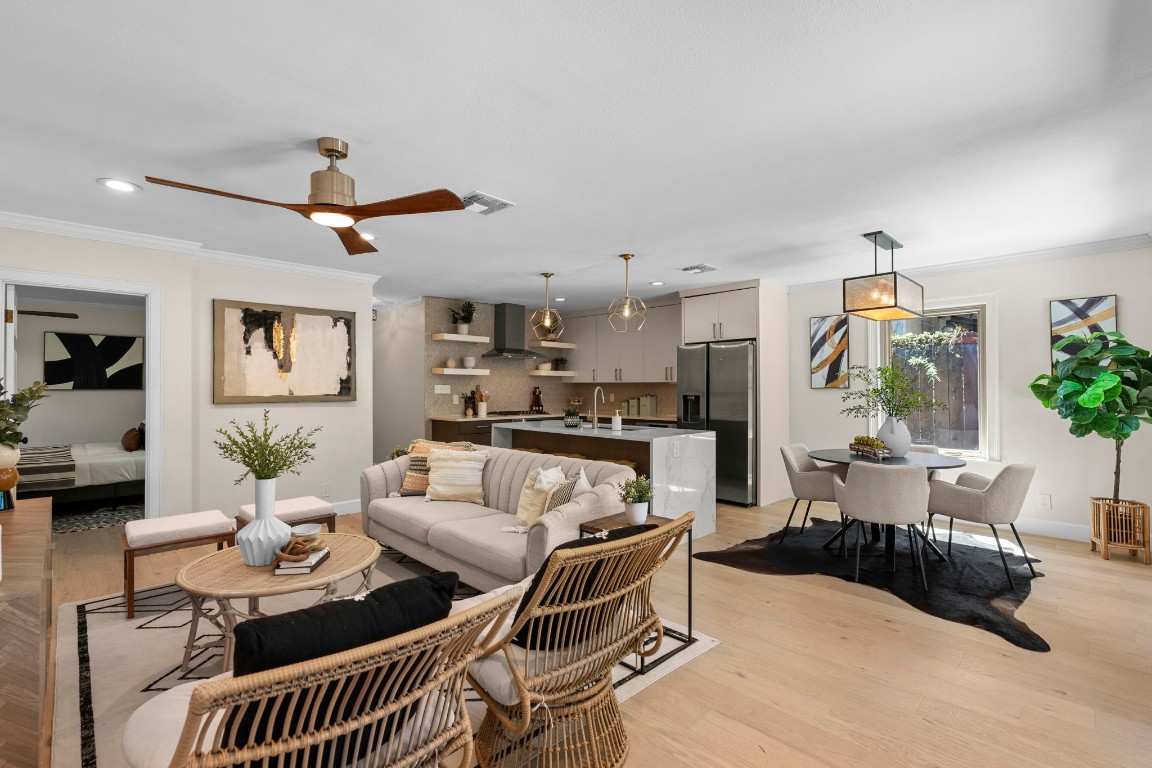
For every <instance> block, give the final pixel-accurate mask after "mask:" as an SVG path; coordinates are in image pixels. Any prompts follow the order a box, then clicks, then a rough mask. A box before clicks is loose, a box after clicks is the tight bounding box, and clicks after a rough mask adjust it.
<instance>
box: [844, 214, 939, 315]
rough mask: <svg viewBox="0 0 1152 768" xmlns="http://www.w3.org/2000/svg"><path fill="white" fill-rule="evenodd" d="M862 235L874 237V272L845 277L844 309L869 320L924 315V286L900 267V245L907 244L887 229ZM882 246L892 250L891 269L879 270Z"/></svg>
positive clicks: (866, 238) (869, 237)
mask: <svg viewBox="0 0 1152 768" xmlns="http://www.w3.org/2000/svg"><path fill="white" fill-rule="evenodd" d="M861 237H863V238H864V239H865V240H871V241H872V271H873V274H871V275H861V276H860V277H849V278H847V279H845V280H844V311H845V312H849V313H851V314H853V315H859V316H860V317H866V318H868V319H869V320H904V319H907V318H910V317H923V316H924V286H922V285H920V283H918V282H916V281H915V280H912V279H910V278H908V277H905V276H904V275H902V274H900V273H899V272H897V271H896V249H897V248H903V247H904V246H903V245H901V244H900V243H899V242H897V241H896V240H893V239H892V236H891V235H888V234H886V233H884V232H868V233H866V234H863V235H861ZM880 248H883V249H884V250H886V251H889V252H891V254H892V269H891V270H890V271H888V272H880V271H879V263H878V253H879V249H880Z"/></svg>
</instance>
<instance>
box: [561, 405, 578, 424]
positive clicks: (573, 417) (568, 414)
mask: <svg viewBox="0 0 1152 768" xmlns="http://www.w3.org/2000/svg"><path fill="white" fill-rule="evenodd" d="M564 426H566V427H578V426H580V409H579V408H577V407H576V406H574V405H570V406H568V407H567V408H565V409H564Z"/></svg>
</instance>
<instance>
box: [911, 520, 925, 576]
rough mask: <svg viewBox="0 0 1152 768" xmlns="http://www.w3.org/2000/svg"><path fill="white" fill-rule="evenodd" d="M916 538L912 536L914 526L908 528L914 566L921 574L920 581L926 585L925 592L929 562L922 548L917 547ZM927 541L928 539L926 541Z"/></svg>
mask: <svg viewBox="0 0 1152 768" xmlns="http://www.w3.org/2000/svg"><path fill="white" fill-rule="evenodd" d="M915 538H916V537H914V536H913V535H912V526H911V525H910V526H908V548H909V549H911V550H912V565H913V566H914V567H915V568H916V570H917V571H919V572H920V581H921V583H923V584H924V590H925V591H927V590H928V568H927V560H926V559H925V558H924V553H923V552H921V551H920V547H917V546H916V543H915ZM925 540H927V539H925Z"/></svg>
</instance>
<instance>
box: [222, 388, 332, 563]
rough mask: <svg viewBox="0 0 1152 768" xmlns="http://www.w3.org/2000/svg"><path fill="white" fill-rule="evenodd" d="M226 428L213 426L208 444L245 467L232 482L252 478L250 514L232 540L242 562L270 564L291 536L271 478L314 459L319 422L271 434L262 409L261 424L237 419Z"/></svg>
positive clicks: (292, 471) (273, 427) (272, 429)
mask: <svg viewBox="0 0 1152 768" xmlns="http://www.w3.org/2000/svg"><path fill="white" fill-rule="evenodd" d="M230 424H231V426H232V428H231V430H227V429H224V428H223V427H221V428H219V429H217V430H216V432H217V433H218V434H219V435H220V436H221V438H222V439H220V440H213V441H212V442H213V444H214V445H215V446H216V448H217V449H219V451H220V455H221V456H223V457H224V458H225V459H228V460H229V461H234V462H236V463H237V464H239V465H241V466H242V467H244V474H242V475H240V477H238V478H236V485H240V484H241V483H242V482H244V479H245V478H246V477H248V475H252V477H254V478H255V479H256V515H255V519H254V520H253V521H252V522H251V523H249V524H248V525H246V526H244V527H243V528H241V529H240V531H239V532H237V534H236V544H237V546H239V547H240V555H241V556H242V557H243V558H244V563H245V564H246V565H253V566H259V565H271V564H272V563H273V561H274V560H275V559H276V554H277V553H278V552H279V551H280V550H281V549H282V548H283V547H284V545H285V544H287V543H288V541H289V540H290V539H291V538H292V528H291V527H290V526H289V525H288V524H287V523H285V522H283V521H281V520H280V519H279V518H278V517H276V478H278V477H280V476H281V475H283V474H293V475H299V474H300V471H299V470H298V469H297V467H299V466H300V465H301V464H307V463H308V462H310V461H312V460H313V459H314V458H315V455H314V453H313V452H314V451H315V450H316V443H314V442H312V436H313V435H315V434H316V433H317V432H319V431H320V429H321V428H320V427H316V428H314V429H311V430H309V431H308V432H305V431H304V427H296V431H295V432H289V433H286V434H283V435H281V436H279V437H275V433H276V430H277V429H279V428H280V426H279V425H278V424H273V425H271V426H269V424H268V410H267V409H265V410H264V426H263V428H257V427H256V425H255V424H254V423H253V422H251V421H249V422H246V423H245V424H243V425H241V424H239V423H238V422H237V421H236V420H235V419H233V420H232V421H231V422H230Z"/></svg>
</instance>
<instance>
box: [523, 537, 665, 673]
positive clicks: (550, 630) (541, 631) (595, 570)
mask: <svg viewBox="0 0 1152 768" xmlns="http://www.w3.org/2000/svg"><path fill="white" fill-rule="evenodd" d="M655 527H656V526H655V525H629V526H625V527H624V528H616V529H615V530H611V531H609V532H608V535H607V536H605V537H604V538H600V537H599V536H589V537H588V538H585V539H574V540H572V541H566V542H564V543H563V544H560V545H559V546H557V547H556V549H553V550H552V551H553V552H555V551H556V550H559V549H580V548H582V547H592V546H595V545H597V544H603V543H604V542H606V541H619V540H620V539H626V538H628V537H629V536H635V535H636V534H638V533H644V532H645V531H650V530H652V529H653V528H655ZM551 560H552V555H551V554H549V555H548V559H547V560H545V561H544V563H543V565H541V566H540V570H538V571H536V576H535V577H533V579H532V585H531V586H529V587H528V590H527V591H526V592H525V593H524V597H523V598H522V599H521V600H520V606H519V607H518V608H517V609H516V616H515V619H514V620H518V619H519V618H520V614H522V613H523V612H524V609H525V608H527V607H528V604H529V603H530V602H532V598H533V596H534V595H535V594H536V590H537V589H539V588H540V582H541V580H542V579H543V578H544V574H545V572H546V571H547V570H548V563H549V562H551ZM599 575H600V563H599V562H595V563H593V564H592V567H590V568H589V569H588V573H587V577H586V578H585V579H584V584H583V585H582V589H581V593H580V594H579V595H572V596H570V597H569V601H570V602H576V601H577V600H587V599H588V598H590V597H592V588H593V586H594V585H595V584H596V579H597V577H598V576H599ZM562 621H563V620H562V619H560V620H558V619H555V618H553V619H551V620H550V619H547V618H545V619H539V620H537V621H536V622H529V623H528V624H525V625H524V626H523V627H521V629H520V631H519V632H517V633H516V637H514V638H512V642H513V643H515V644H516V645H519V646H520V647H521V648H536V649H539V650H545V651H553V650H559V649H560V648H566V647H568V646H569V645H571V644H572V643H574V642H577V643H578V642H580V641H581V639H580V638H578V637H572V636H571V635H572V631H573V630H572V627H571V626H570V622H569V621H563V625H562V626H561V622H562ZM533 624H536V627H535V629H536V630H537V631H536V632H531V630H532V629H533Z"/></svg>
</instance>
